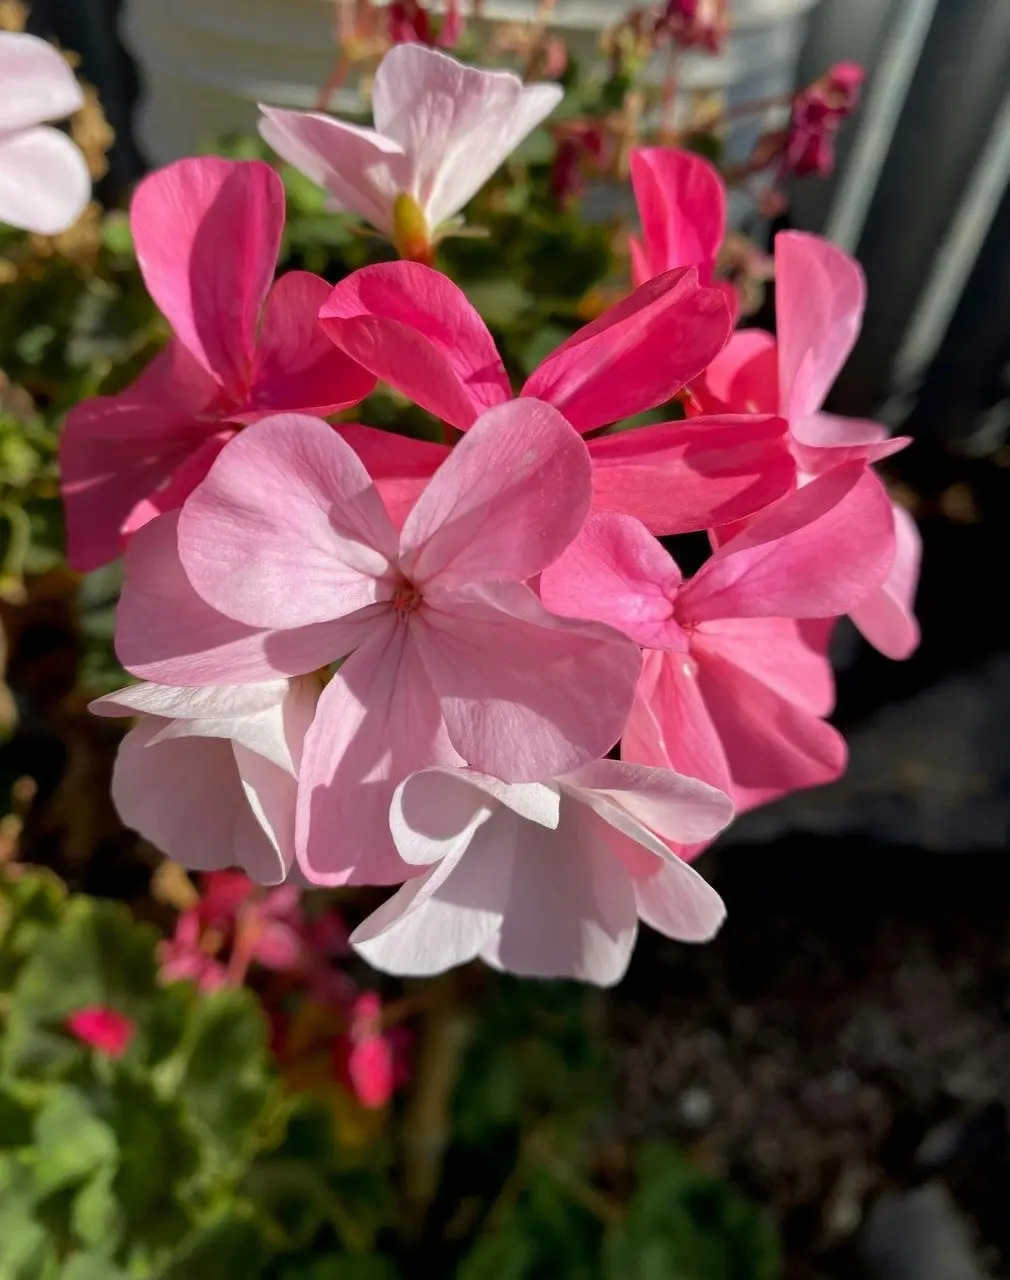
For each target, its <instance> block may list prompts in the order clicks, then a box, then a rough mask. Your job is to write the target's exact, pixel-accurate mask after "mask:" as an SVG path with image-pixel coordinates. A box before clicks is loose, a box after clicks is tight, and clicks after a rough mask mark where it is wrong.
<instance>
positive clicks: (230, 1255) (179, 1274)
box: [156, 1213, 269, 1280]
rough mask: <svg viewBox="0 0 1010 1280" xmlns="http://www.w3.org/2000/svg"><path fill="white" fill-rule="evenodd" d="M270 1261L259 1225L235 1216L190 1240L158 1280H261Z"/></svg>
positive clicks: (157, 1276)
mask: <svg viewBox="0 0 1010 1280" xmlns="http://www.w3.org/2000/svg"><path fill="white" fill-rule="evenodd" d="M268 1257H269V1255H268V1252H267V1249H266V1246H265V1244H264V1242H263V1240H262V1238H261V1236H260V1234H259V1232H258V1231H257V1230H256V1227H255V1225H254V1224H253V1223H252V1222H250V1221H248V1220H247V1219H245V1218H243V1217H240V1216H239V1215H238V1214H234V1213H232V1214H229V1215H228V1216H227V1217H225V1218H223V1219H221V1220H220V1221H217V1222H214V1223H211V1224H210V1225H208V1226H205V1227H202V1228H201V1229H199V1230H198V1231H196V1232H194V1233H193V1234H192V1235H191V1236H189V1237H188V1238H187V1239H186V1240H185V1241H184V1242H183V1244H182V1246H181V1247H180V1248H179V1250H178V1252H177V1253H176V1255H175V1257H173V1258H172V1260H171V1261H170V1262H169V1263H168V1264H167V1265H166V1266H165V1267H164V1268H162V1269H161V1270H159V1271H158V1272H157V1273H156V1280H231V1278H232V1277H233V1276H234V1277H236V1278H240V1280H258V1278H259V1277H260V1276H262V1275H263V1272H264V1270H265V1268H266V1264H267V1261H268Z"/></svg>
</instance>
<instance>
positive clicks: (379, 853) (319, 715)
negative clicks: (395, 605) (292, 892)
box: [297, 614, 460, 885]
mask: <svg viewBox="0 0 1010 1280" xmlns="http://www.w3.org/2000/svg"><path fill="white" fill-rule="evenodd" d="M414 631H415V626H414V621H413V620H412V621H411V624H410V627H409V631H408V627H407V626H406V625H405V624H404V623H403V622H400V621H398V620H397V619H396V617H395V615H392V614H391V615H389V617H388V618H387V619H386V620H385V622H384V624H382V625H380V627H379V628H378V629H376V631H375V633H374V634H373V635H372V637H371V638H370V639H369V640H368V641H367V642H366V643H365V644H363V645H362V646H361V648H359V649H357V650H356V651H355V652H354V653H353V654H352V655H351V656H350V657H349V658H348V659H347V661H346V662H345V663H344V664H343V666H342V667H341V668H340V670H339V671H338V672H337V674H336V675H335V676H334V677H333V679H332V680H331V681H330V683H329V684H328V685H327V686H326V688H325V689H324V690H323V693H322V697H321V698H320V700H319V706H318V708H317V710H316V716H315V719H314V721H313V723H312V727H311V729H310V730H309V732H308V735H307V737H306V740H305V752H304V756H303V759H302V766H301V773H300V782H299V797H298V821H297V843H298V859H299V863H300V865H301V869H302V871H303V872H304V873H305V875H306V876H307V877H308V879H309V880H310V882H311V883H312V884H317V885H318V884H323V885H338V884H395V883H398V882H399V881H401V880H404V879H406V878H407V877H408V876H409V875H410V874H411V870H410V869H409V868H408V867H407V864H406V863H404V862H403V861H402V860H401V858H400V857H399V855H398V854H397V852H396V848H395V846H394V844H393V840H392V837H391V835H390V832H389V806H390V803H391V801H392V799H393V793H394V791H395V790H396V788H397V786H398V785H399V784H400V783H401V782H402V781H403V779H404V778H406V777H407V776H408V774H411V773H414V772H416V771H417V770H418V769H424V768H427V767H429V766H431V765H436V764H450V765H455V764H458V763H459V762H460V761H459V757H458V756H457V755H456V754H455V752H454V751H453V750H452V748H451V747H450V746H449V743H448V740H447V738H446V733H445V726H444V724H443V721H442V713H441V710H440V709H439V704H438V701H437V699H436V696H435V693H434V691H433V689H432V687H431V684H430V682H429V680H428V677H427V674H426V673H425V670H424V668H423V666H422V665H421V662H420V660H419V657H418V652H417V650H416V649H415V645H414V643H413V641H414V634H413V633H414Z"/></svg>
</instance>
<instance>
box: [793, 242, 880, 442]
mask: <svg viewBox="0 0 1010 1280" xmlns="http://www.w3.org/2000/svg"><path fill="white" fill-rule="evenodd" d="M865 302H866V282H865V280H864V278H863V273H862V271H861V269H860V267H859V264H858V263H857V262H856V261H855V260H854V259H853V258H850V257H849V256H848V254H846V253H844V252H843V251H842V250H841V249H838V248H836V247H835V245H833V244H830V243H829V242H828V241H827V240H822V239H821V238H820V236H812V235H807V234H806V233H804V232H800V231H780V232H779V234H778V235H777V236H776V237H775V314H776V323H777V330H778V357H779V386H780V388H781V391H780V395H781V400H782V404H781V408H782V412H783V413H784V414H785V415H786V416H787V417H788V418H789V419H790V421H794V422H798V421H800V420H801V419H802V418H805V417H807V415H808V414H811V413H814V412H815V411H816V410H817V409H819V408H820V407H821V405H822V404H823V403H824V398H825V396H826V395H827V394H828V392H829V391H830V389H831V385H832V383H833V382H834V380H835V379H836V378H837V377H838V374H839V371H840V370H841V367H842V365H843V364H844V363H845V361H846V359H847V358H848V355H849V352H850V351H851V350H852V348H853V346H854V345H855V341H856V338H857V336H858V334H859V329H860V326H861V325H862V322H863V307H864V305H865Z"/></svg>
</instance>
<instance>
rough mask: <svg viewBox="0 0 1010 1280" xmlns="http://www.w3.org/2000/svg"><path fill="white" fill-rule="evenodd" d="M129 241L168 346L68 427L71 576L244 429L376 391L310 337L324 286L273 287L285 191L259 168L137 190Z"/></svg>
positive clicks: (217, 167)
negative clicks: (166, 327)
mask: <svg viewBox="0 0 1010 1280" xmlns="http://www.w3.org/2000/svg"><path fill="white" fill-rule="evenodd" d="M130 227H131V230H132V232H133V239H134V243H135V245H136V250H137V262H138V265H139V267H140V273H141V275H142V276H143V278H144V283H145V284H146V285H147V288H148V292H149V293H150V294H151V297H152V298H153V299H154V301H155V303H156V304H157V306H158V308H159V309H160V311H161V313H162V314H163V315H164V317H165V318H166V319H167V320H168V321H169V323H170V324H171V326H172V330H173V337H172V339H171V340H170V342H169V343H168V346H167V347H166V348H165V349H164V351H162V352H161V353H160V355H158V356H156V357H155V359H154V360H153V361H152V362H151V364H150V365H148V367H147V368H146V369H145V370H144V372H143V373H142V374H141V376H140V377H139V378H138V379H137V381H136V382H134V383H133V384H132V385H131V386H129V387H127V388H126V390H125V391H122V392H120V393H119V394H118V395H114V396H98V397H94V398H92V399H88V400H84V401H82V402H81V403H80V404H78V405H76V406H75V408H74V409H72V410H71V412H70V414H69V416H68V418H67V423H66V427H65V428H64V431H63V435H62V438H61V441H60V467H61V475H62V483H63V498H64V502H65V504H66V515H67V536H68V541H69V556H70V562H71V564H72V565H73V566H74V568H75V569H77V570H79V571H81V572H87V571H88V570H90V569H96V568H98V566H99V565H102V564H106V563H108V562H109V561H110V560H114V559H115V558H116V557H117V556H118V555H119V554H120V553H121V551H122V550H123V548H124V546H125V543H126V541H127V540H128V539H129V537H130V536H131V535H132V534H133V533H135V532H136V530H137V529H139V528H140V527H141V526H142V525H144V524H146V523H147V522H148V521H150V520H152V519H153V518H154V517H155V516H156V515H158V514H159V513H161V512H164V511H171V510H174V509H175V508H176V507H179V506H181V505H182V503H183V502H184V501H185V499H186V497H187V496H188V494H189V493H190V492H191V491H192V490H193V488H194V487H195V486H196V485H197V484H198V483H199V481H200V480H201V479H202V478H203V477H204V476H205V475H206V474H207V470H208V468H209V467H210V465H211V463H212V462H213V461H214V459H215V458H216V457H217V455H218V454H219V453H220V452H221V450H222V449H223V448H224V446H225V444H226V443H227V442H228V441H229V440H230V439H231V438H232V437H233V436H234V435H235V434H236V433H237V432H238V431H240V430H241V428H242V426H243V425H244V424H246V423H249V422H255V421H257V419H259V418H262V417H265V416H268V415H269V414H271V413H276V412H282V411H285V410H304V411H306V412H314V413H318V414H320V415H321V416H326V415H328V414H330V413H333V412H335V411H336V410H337V409H341V408H346V407H347V406H348V405H351V404H355V403H357V401H359V400H361V399H362V398H363V397H364V396H366V395H368V393H369V392H370V391H371V390H372V388H373V387H374V385H375V380H374V378H372V377H370V376H369V375H368V374H366V373H365V372H364V371H363V370H362V369H360V368H359V367H358V366H357V365H355V364H354V363H353V362H352V361H350V360H348V359H347V358H346V357H345V356H342V355H340V353H339V352H338V353H336V355H335V354H334V350H333V347H332V345H331V344H330V343H329V342H327V340H326V338H325V337H324V336H323V334H322V333H321V331H320V329H319V326H318V324H317V322H316V317H317V314H318V311H319V308H320V306H321V305H322V303H323V302H324V301H325V299H326V297H327V294H328V292H329V286H328V285H327V283H326V281H325V280H322V279H320V278H319V277H318V276H314V275H311V274H310V273H309V272H307V271H290V272H288V273H287V274H286V275H284V276H282V277H281V279H279V280H278V281H277V282H276V284H275V283H274V271H275V269H276V266H277V256H278V253H279V252H280V247H281V236H282V234H283V230H284V186H283V183H282V182H281V180H280V177H279V175H278V174H277V173H276V172H275V171H274V170H273V169H272V168H271V167H270V166H269V165H268V164H264V163H263V162H262V161H258V160H222V159H219V158H218V157H216V156H201V157H198V158H195V159H188V160H179V161H178V162H177V163H175V164H172V165H169V166H168V167H167V168H165V169H159V170H158V171H157V172H155V173H152V174H149V175H148V176H147V177H146V178H144V180H143V181H142V182H141V183H140V185H139V186H138V187H137V190H136V192H135V194H134V197H133V203H132V205H131V208H130Z"/></svg>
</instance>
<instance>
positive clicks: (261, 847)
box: [162, 739, 298, 968]
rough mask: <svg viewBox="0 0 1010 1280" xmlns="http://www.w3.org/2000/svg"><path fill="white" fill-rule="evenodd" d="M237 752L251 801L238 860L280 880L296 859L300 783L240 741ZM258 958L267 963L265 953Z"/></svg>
mask: <svg viewBox="0 0 1010 1280" xmlns="http://www.w3.org/2000/svg"><path fill="white" fill-rule="evenodd" d="M162 741H164V739H162ZM233 750H234V755H235V767H236V769H237V771H238V778H239V784H240V785H241V788H242V793H243V795H244V797H245V802H246V803H245V808H244V809H242V810H240V818H239V822H238V823H237V824H236V830H235V841H234V845H233V849H234V859H235V861H236V862H237V863H238V864H239V865H240V866H241V867H242V869H243V870H244V871H245V873H246V875H248V876H249V878H250V879H251V880H254V881H255V882H256V884H268V885H274V884H281V883H282V882H283V881H284V880H285V879H286V878H287V876H288V873H289V872H290V871H291V868H292V867H293V866H294V861H295V806H296V802H297V797H298V783H297V782H296V780H295V778H294V777H293V776H292V775H291V774H290V773H289V772H288V771H287V770H285V769H281V768H280V767H278V765H277V764H275V763H274V762H273V761H272V760H267V759H265V758H264V757H263V756H262V755H261V754H260V753H259V752H257V751H250V750H249V748H248V747H246V746H243V744H242V743H241V742H235V743H234V744H233ZM277 941H278V939H277V938H276V937H275V938H274V942H275V943H276V942H277ZM273 955H274V963H273V964H272V965H270V967H271V968H279V967H280V965H279V964H278V963H277V951H276V947H275V950H274V953H273ZM257 959H258V960H259V962H260V964H266V963H267V962H266V961H265V960H264V959H263V956H262V953H258V954H257Z"/></svg>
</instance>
